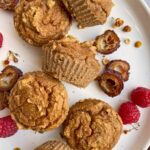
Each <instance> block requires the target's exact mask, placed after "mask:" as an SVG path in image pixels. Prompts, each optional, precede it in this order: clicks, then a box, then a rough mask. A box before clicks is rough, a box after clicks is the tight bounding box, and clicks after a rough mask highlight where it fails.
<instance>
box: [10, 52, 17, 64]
mask: <svg viewBox="0 0 150 150" xmlns="http://www.w3.org/2000/svg"><path fill="white" fill-rule="evenodd" d="M18 56H19V55H18V54H17V53H14V52H13V51H10V50H9V55H8V60H9V61H13V62H14V63H18V58H17V57H18Z"/></svg>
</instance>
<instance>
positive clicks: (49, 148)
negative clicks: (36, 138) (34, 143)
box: [35, 141, 72, 150]
mask: <svg viewBox="0 0 150 150" xmlns="http://www.w3.org/2000/svg"><path fill="white" fill-rule="evenodd" d="M35 150H72V149H71V148H70V147H69V146H68V145H67V144H64V143H63V142H61V141H48V142H46V143H44V144H42V145H40V146H39V147H37V148H36V149H35Z"/></svg>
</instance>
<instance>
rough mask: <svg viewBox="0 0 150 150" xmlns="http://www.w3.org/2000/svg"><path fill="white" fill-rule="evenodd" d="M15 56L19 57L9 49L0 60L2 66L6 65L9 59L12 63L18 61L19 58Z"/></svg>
mask: <svg viewBox="0 0 150 150" xmlns="http://www.w3.org/2000/svg"><path fill="white" fill-rule="evenodd" d="M17 57H19V54H17V53H14V52H13V51H10V50H9V53H8V56H7V58H6V59H5V60H3V61H2V64H3V66H4V67H6V66H7V65H9V64H10V62H11V61H13V62H14V63H18V61H19V60H18V58H17Z"/></svg>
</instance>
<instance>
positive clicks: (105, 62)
mask: <svg viewBox="0 0 150 150" xmlns="http://www.w3.org/2000/svg"><path fill="white" fill-rule="evenodd" d="M109 62H110V60H109V59H108V58H107V57H104V58H103V59H102V63H103V65H107V64H108V63H109Z"/></svg>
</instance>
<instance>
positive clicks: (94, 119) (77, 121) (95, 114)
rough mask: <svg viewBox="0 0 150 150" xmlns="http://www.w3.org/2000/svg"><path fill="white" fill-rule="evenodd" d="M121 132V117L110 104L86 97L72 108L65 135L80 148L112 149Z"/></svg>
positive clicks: (70, 143)
mask: <svg viewBox="0 0 150 150" xmlns="http://www.w3.org/2000/svg"><path fill="white" fill-rule="evenodd" d="M121 133H122V121H121V118H120V117H119V115H118V113H117V112H115V111H114V110H113V108H112V107H111V106H110V105H109V104H107V103H105V102H103V101H101V100H96V99H86V100H83V101H80V102H78V103H76V104H75V105H74V106H72V107H71V108H70V110H69V115H68V117H67V119H66V121H65V122H64V131H63V136H64V137H65V138H66V140H67V142H68V144H69V145H70V146H71V147H72V148H75V149H78V150H111V149H112V148H113V147H114V146H115V144H116V143H117V142H118V140H119V137H120V135H121Z"/></svg>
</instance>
